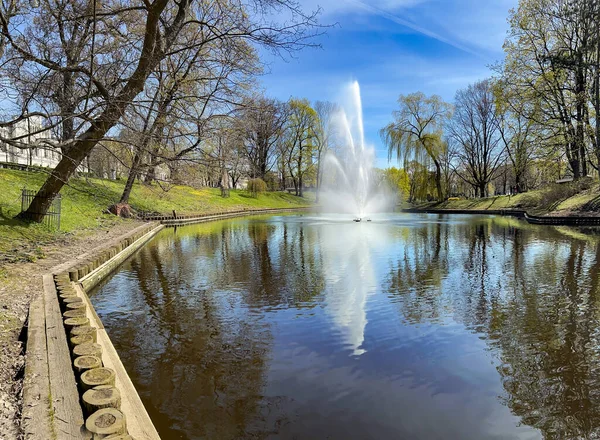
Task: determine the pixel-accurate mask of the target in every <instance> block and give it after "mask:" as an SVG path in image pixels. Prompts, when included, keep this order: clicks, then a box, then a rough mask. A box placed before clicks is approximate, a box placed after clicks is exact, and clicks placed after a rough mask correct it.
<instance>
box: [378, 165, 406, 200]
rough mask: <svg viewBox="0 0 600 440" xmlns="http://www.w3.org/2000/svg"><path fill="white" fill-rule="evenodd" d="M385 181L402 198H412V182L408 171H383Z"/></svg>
mask: <svg viewBox="0 0 600 440" xmlns="http://www.w3.org/2000/svg"><path fill="white" fill-rule="evenodd" d="M383 181H384V182H385V183H386V184H387V185H388V187H389V188H390V189H391V190H392V191H394V192H395V193H396V194H397V195H398V196H399V197H400V198H402V199H405V200H407V199H408V198H409V197H410V181H409V176H408V173H407V172H406V170H404V169H398V168H396V167H391V168H386V169H385V170H383Z"/></svg>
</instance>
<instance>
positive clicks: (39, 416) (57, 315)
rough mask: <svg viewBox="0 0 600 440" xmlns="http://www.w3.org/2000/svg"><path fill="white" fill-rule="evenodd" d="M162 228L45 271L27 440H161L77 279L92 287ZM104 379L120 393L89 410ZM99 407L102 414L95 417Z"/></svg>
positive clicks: (31, 328)
mask: <svg viewBox="0 0 600 440" xmlns="http://www.w3.org/2000/svg"><path fill="white" fill-rule="evenodd" d="M162 228H164V226H163V225H160V224H157V223H153V224H148V223H147V224H143V225H141V226H139V227H137V228H135V229H134V230H133V231H131V232H130V233H129V234H125V235H124V236H121V237H119V238H118V239H115V240H112V241H110V242H108V243H106V244H105V245H104V246H102V247H99V248H96V249H94V250H93V251H91V252H88V253H86V254H84V255H83V256H82V257H80V258H78V259H76V260H73V261H71V262H70V263H65V264H62V265H59V266H57V267H55V268H54V270H53V272H52V273H48V274H45V275H43V295H40V296H39V297H37V298H36V299H35V300H34V301H32V303H31V305H30V309H29V318H28V326H27V335H28V341H27V354H26V356H27V358H26V359H27V360H26V365H25V377H24V390H23V413H22V426H23V432H24V438H25V439H26V440H54V439H58V440H62V439H65V440H75V439H76V440H95V439H96V438H98V439H99V438H105V437H107V436H108V435H109V433H110V434H111V435H112V434H115V435H122V436H123V438H135V439H137V440H144V439H147V440H160V437H159V436H158V433H157V432H156V429H155V428H154V425H153V424H152V421H151V419H150V417H149V416H148V413H147V412H146V410H145V408H144V406H143V404H142V402H141V399H140V398H139V395H138V394H137V391H136V390H135V387H134V386H133V384H132V383H131V380H130V378H129V376H128V375H127V372H126V371H125V368H124V367H123V365H122V363H121V361H120V359H119V358H118V355H117V353H116V350H115V349H114V347H113V345H112V343H111V342H110V339H109V338H108V335H107V334H106V331H105V330H104V328H103V326H102V323H101V321H100V319H99V318H98V316H97V315H96V313H95V311H94V309H93V306H92V305H91V302H90V301H89V298H88V297H87V294H86V293H85V291H84V290H83V289H82V286H81V285H80V284H79V281H84V282H85V281H86V279H85V278H86V277H87V281H88V283H90V285H93V284H94V283H97V282H98V281H99V280H100V279H102V278H103V277H105V276H107V275H108V274H110V272H111V271H112V270H113V269H114V268H115V267H116V266H118V265H119V264H121V263H122V262H123V261H124V260H125V259H126V258H127V257H128V256H130V255H132V254H133V253H134V252H135V251H136V250H138V249H139V248H140V247H142V246H143V245H144V244H145V243H146V242H147V241H148V240H149V239H151V238H152V237H153V236H154V235H155V234H156V233H158V231H160V230H161V229H162ZM111 260H112V261H111ZM107 268H108V269H110V270H107ZM80 275H83V277H84V279H80V278H79V276H80ZM73 278H74V279H75V280H76V281H77V282H74V281H73ZM79 355H81V356H79ZM86 373H87V374H86ZM84 374H85V376H84V377H83V379H82V375H84ZM98 384H100V385H101V386H104V387H106V386H107V385H109V386H111V387H113V388H114V390H109V391H108V392H105V394H109V395H111V396H118V398H112V399H108V402H103V401H101V400H100V401H99V402H100V403H98V404H99V405H103V407H102V408H100V407H98V410H97V411H94V412H93V413H90V410H89V409H90V408H94V406H93V405H94V402H95V401H94V400H93V399H92V403H91V404H90V405H88V406H87V407H86V406H84V405H83V393H84V392H85V391H86V390H89V389H92V390H94V389H96V388H97V386H96V385H98ZM111 384H114V386H113V385H111ZM96 400H98V399H96ZM121 401H123V402H126V404H123V405H122V404H121ZM113 403H114V404H113ZM111 405H112V406H111ZM113 406H115V407H114V408H113ZM86 408H87V409H86ZM101 409H102V410H103V411H104V412H103V413H102V414H100V415H99V414H97V412H98V411H100V410H101ZM109 410H110V411H109ZM107 411H108V412H107ZM106 414H108V416H107V415H106ZM92 416H94V417H93V418H92ZM91 418H92V421H91V422H90V419H91ZM109 419H110V420H112V419H115V420H119V423H118V424H117V425H115V426H114V428H115V429H112V428H111V426H109V425H107V420H109ZM126 420H127V423H126ZM99 421H100V422H99ZM86 425H87V426H88V427H92V429H91V431H90V430H89V429H87V428H86ZM125 427H126V428H125ZM96 431H97V432H96Z"/></svg>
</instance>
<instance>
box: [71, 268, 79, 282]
mask: <svg viewBox="0 0 600 440" xmlns="http://www.w3.org/2000/svg"><path fill="white" fill-rule="evenodd" d="M69 278H71V281H77V280H78V279H79V272H78V271H77V269H71V270H69Z"/></svg>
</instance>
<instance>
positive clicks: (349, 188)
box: [320, 81, 393, 223]
mask: <svg viewBox="0 0 600 440" xmlns="http://www.w3.org/2000/svg"><path fill="white" fill-rule="evenodd" d="M340 103H341V105H340V106H339V107H338V110H337V111H335V112H334V114H333V115H332V116H331V121H330V122H331V123H330V125H331V131H332V133H331V135H332V139H333V142H332V144H333V145H334V147H333V148H332V149H331V150H330V151H328V152H327V154H326V155H325V158H324V160H323V177H322V185H321V192H320V204H321V206H322V210H323V211H324V212H334V213H341V214H351V215H352V216H353V221H354V222H356V223H360V222H361V221H363V220H366V221H371V219H370V218H369V216H370V215H372V214H375V213H378V212H384V211H386V210H388V209H389V208H390V207H391V206H393V198H392V197H389V195H388V194H387V192H386V191H385V188H383V187H380V186H378V185H377V184H376V181H375V179H374V163H375V150H374V148H373V147H371V146H367V145H366V143H365V133H364V126H363V114H362V102H361V95H360V86H359V84H358V82H357V81H354V82H352V83H350V84H349V85H348V86H346V88H345V89H344V92H343V94H342V99H340Z"/></svg>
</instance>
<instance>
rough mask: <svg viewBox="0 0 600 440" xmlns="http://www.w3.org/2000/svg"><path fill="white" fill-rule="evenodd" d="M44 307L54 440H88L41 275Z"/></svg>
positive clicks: (58, 322)
mask: <svg viewBox="0 0 600 440" xmlns="http://www.w3.org/2000/svg"><path fill="white" fill-rule="evenodd" d="M44 306H45V312H46V344H47V346H48V376H49V378H50V395H51V396H52V401H51V408H52V411H53V425H54V431H55V432H56V439H58V440H63V439H64V440H82V439H86V440H87V439H91V434H90V433H89V432H87V431H86V430H85V426H84V420H83V411H82V410H81V405H80V403H79V393H78V391H77V383H76V381H75V374H74V373H73V368H72V367H71V355H70V353H69V346H68V345H67V336H66V333H65V328H64V326H63V322H62V316H61V313H60V308H59V305H58V297H57V295H56V290H55V287H54V280H53V278H52V274H46V275H44Z"/></svg>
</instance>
